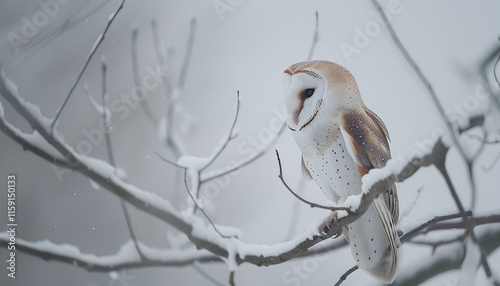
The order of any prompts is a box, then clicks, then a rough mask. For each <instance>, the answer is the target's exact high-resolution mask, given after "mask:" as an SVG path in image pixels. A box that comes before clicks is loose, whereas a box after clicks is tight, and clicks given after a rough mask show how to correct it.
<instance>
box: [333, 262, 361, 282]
mask: <svg viewBox="0 0 500 286" xmlns="http://www.w3.org/2000/svg"><path fill="white" fill-rule="evenodd" d="M358 269H359V268H358V266H357V265H355V266H353V267H351V268H350V269H349V270H347V271H346V272H345V273H344V274H342V276H340V278H339V280H338V281H337V283H335V286H339V285H340V284H342V282H344V281H345V280H346V279H347V276H349V275H351V274H352V273H353V272H354V271H356V270H358Z"/></svg>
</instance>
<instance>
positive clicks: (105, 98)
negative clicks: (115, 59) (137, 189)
mask: <svg viewBox="0 0 500 286" xmlns="http://www.w3.org/2000/svg"><path fill="white" fill-rule="evenodd" d="M101 62H102V90H101V93H102V107H103V108H102V109H103V110H102V120H103V124H104V141H105V142H106V149H107V153H108V160H109V163H110V164H111V165H112V166H113V167H115V168H116V163H115V158H114V154H113V148H112V147H113V146H112V144H111V135H110V132H111V125H110V124H111V111H110V109H109V94H108V91H107V85H106V82H107V81H106V75H107V63H106V58H105V57H104V56H102V58H101ZM115 170H116V169H115ZM120 203H121V206H122V211H123V215H124V216H125V222H126V223H127V228H128V232H129V234H130V237H131V238H132V241H133V242H134V246H135V249H136V250H137V253H139V255H140V257H141V258H142V259H145V257H144V254H142V251H141V249H140V247H139V243H138V240H137V237H136V236H135V233H134V229H133V227H132V220H131V219H130V213H129V211H128V209H127V204H126V203H125V201H124V200H123V199H122V198H120Z"/></svg>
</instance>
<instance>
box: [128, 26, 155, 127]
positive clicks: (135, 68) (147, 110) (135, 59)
mask: <svg viewBox="0 0 500 286" xmlns="http://www.w3.org/2000/svg"><path fill="white" fill-rule="evenodd" d="M138 34H139V27H138V26H137V25H134V26H133V27H132V75H133V77H134V84H135V87H136V90H137V93H142V92H143V91H145V89H140V88H138V87H141V86H142V85H141V81H140V79H139V56H138V52H137V44H138V40H137V38H138ZM138 96H139V97H140V98H139V99H140V100H139V102H140V105H141V108H142V111H143V112H144V114H145V115H146V117H147V118H148V120H149V122H150V123H151V125H153V127H154V128H155V129H156V127H157V125H158V118H156V116H155V115H154V114H153V111H152V110H151V107H149V104H148V101H147V99H146V96H147V92H146V93H145V94H140V95H138Z"/></svg>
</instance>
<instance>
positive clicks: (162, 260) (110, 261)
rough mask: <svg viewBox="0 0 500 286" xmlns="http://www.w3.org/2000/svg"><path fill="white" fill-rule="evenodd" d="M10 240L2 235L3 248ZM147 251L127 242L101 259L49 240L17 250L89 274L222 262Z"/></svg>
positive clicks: (208, 256)
mask: <svg viewBox="0 0 500 286" xmlns="http://www.w3.org/2000/svg"><path fill="white" fill-rule="evenodd" d="M8 242H9V237H8V234H7V233H5V232H4V233H0V245H5V246H7V245H8ZM140 246H141V250H142V252H143V257H141V256H140V255H139V254H138V253H137V250H136V248H135V246H134V242H133V241H132V240H129V241H127V242H125V243H124V244H123V245H122V246H121V247H120V249H119V250H118V251H117V252H116V253H114V254H111V255H105V256H97V255H95V254H89V253H83V252H81V251H80V249H79V248H78V247H76V246H74V245H71V244H56V243H53V242H50V241H48V240H40V241H33V242H31V241H26V240H24V239H22V238H16V249H18V250H19V251H22V252H24V253H28V254H31V255H34V256H37V257H40V258H42V259H44V260H54V261H59V262H63V263H68V264H72V265H74V266H78V267H81V268H83V269H86V270H87V271H96V272H109V271H114V270H120V269H124V268H127V269H129V268H143V267H151V266H183V265H190V264H192V263H194V262H195V261H199V262H207V263H208V262H211V261H219V260H220V257H218V256H217V255H214V254H213V253H210V252H209V251H207V250H204V249H201V250H199V249H196V247H190V248H189V249H183V250H178V249H157V248H151V247H149V246H147V245H145V244H142V243H141V244H140Z"/></svg>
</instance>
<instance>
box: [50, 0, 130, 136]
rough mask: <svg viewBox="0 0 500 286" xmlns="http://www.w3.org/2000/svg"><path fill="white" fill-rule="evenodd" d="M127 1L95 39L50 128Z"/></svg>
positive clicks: (121, 4) (119, 7)
mask: <svg viewBox="0 0 500 286" xmlns="http://www.w3.org/2000/svg"><path fill="white" fill-rule="evenodd" d="M125 1H126V0H122V2H121V3H120V6H118V8H117V9H116V11H115V12H114V13H113V14H111V15H110V16H109V18H108V23H107V24H106V27H105V28H104V31H103V32H102V34H100V35H99V36H98V37H97V40H96V41H95V43H94V46H93V47H92V49H91V50H90V52H89V54H88V55H87V58H86V59H85V62H84V63H83V66H82V68H81V69H80V72H79V73H78V76H77V78H76V80H75V82H74V83H73V85H72V86H71V88H70V90H69V92H68V95H66V98H65V99H64V101H63V103H62V105H61V106H60V107H59V109H58V110H57V112H56V116H55V117H54V119H52V123H51V125H50V128H51V129H52V130H54V127H55V125H56V123H57V119H58V118H59V116H60V115H61V113H62V111H63V109H64V106H66V103H68V100H69V98H70V97H71V94H72V93H73V91H74V90H75V88H76V86H77V85H78V83H79V82H80V79H81V78H82V76H83V73H84V72H85V70H86V69H87V66H88V65H89V63H90V60H91V59H92V57H93V56H94V54H95V52H96V51H97V48H99V46H100V45H101V43H102V41H103V40H104V38H105V37H106V33H107V32H108V29H109V27H111V24H112V23H113V20H114V19H115V18H116V15H118V13H119V12H120V10H121V9H122V8H123V4H124V3H125Z"/></svg>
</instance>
